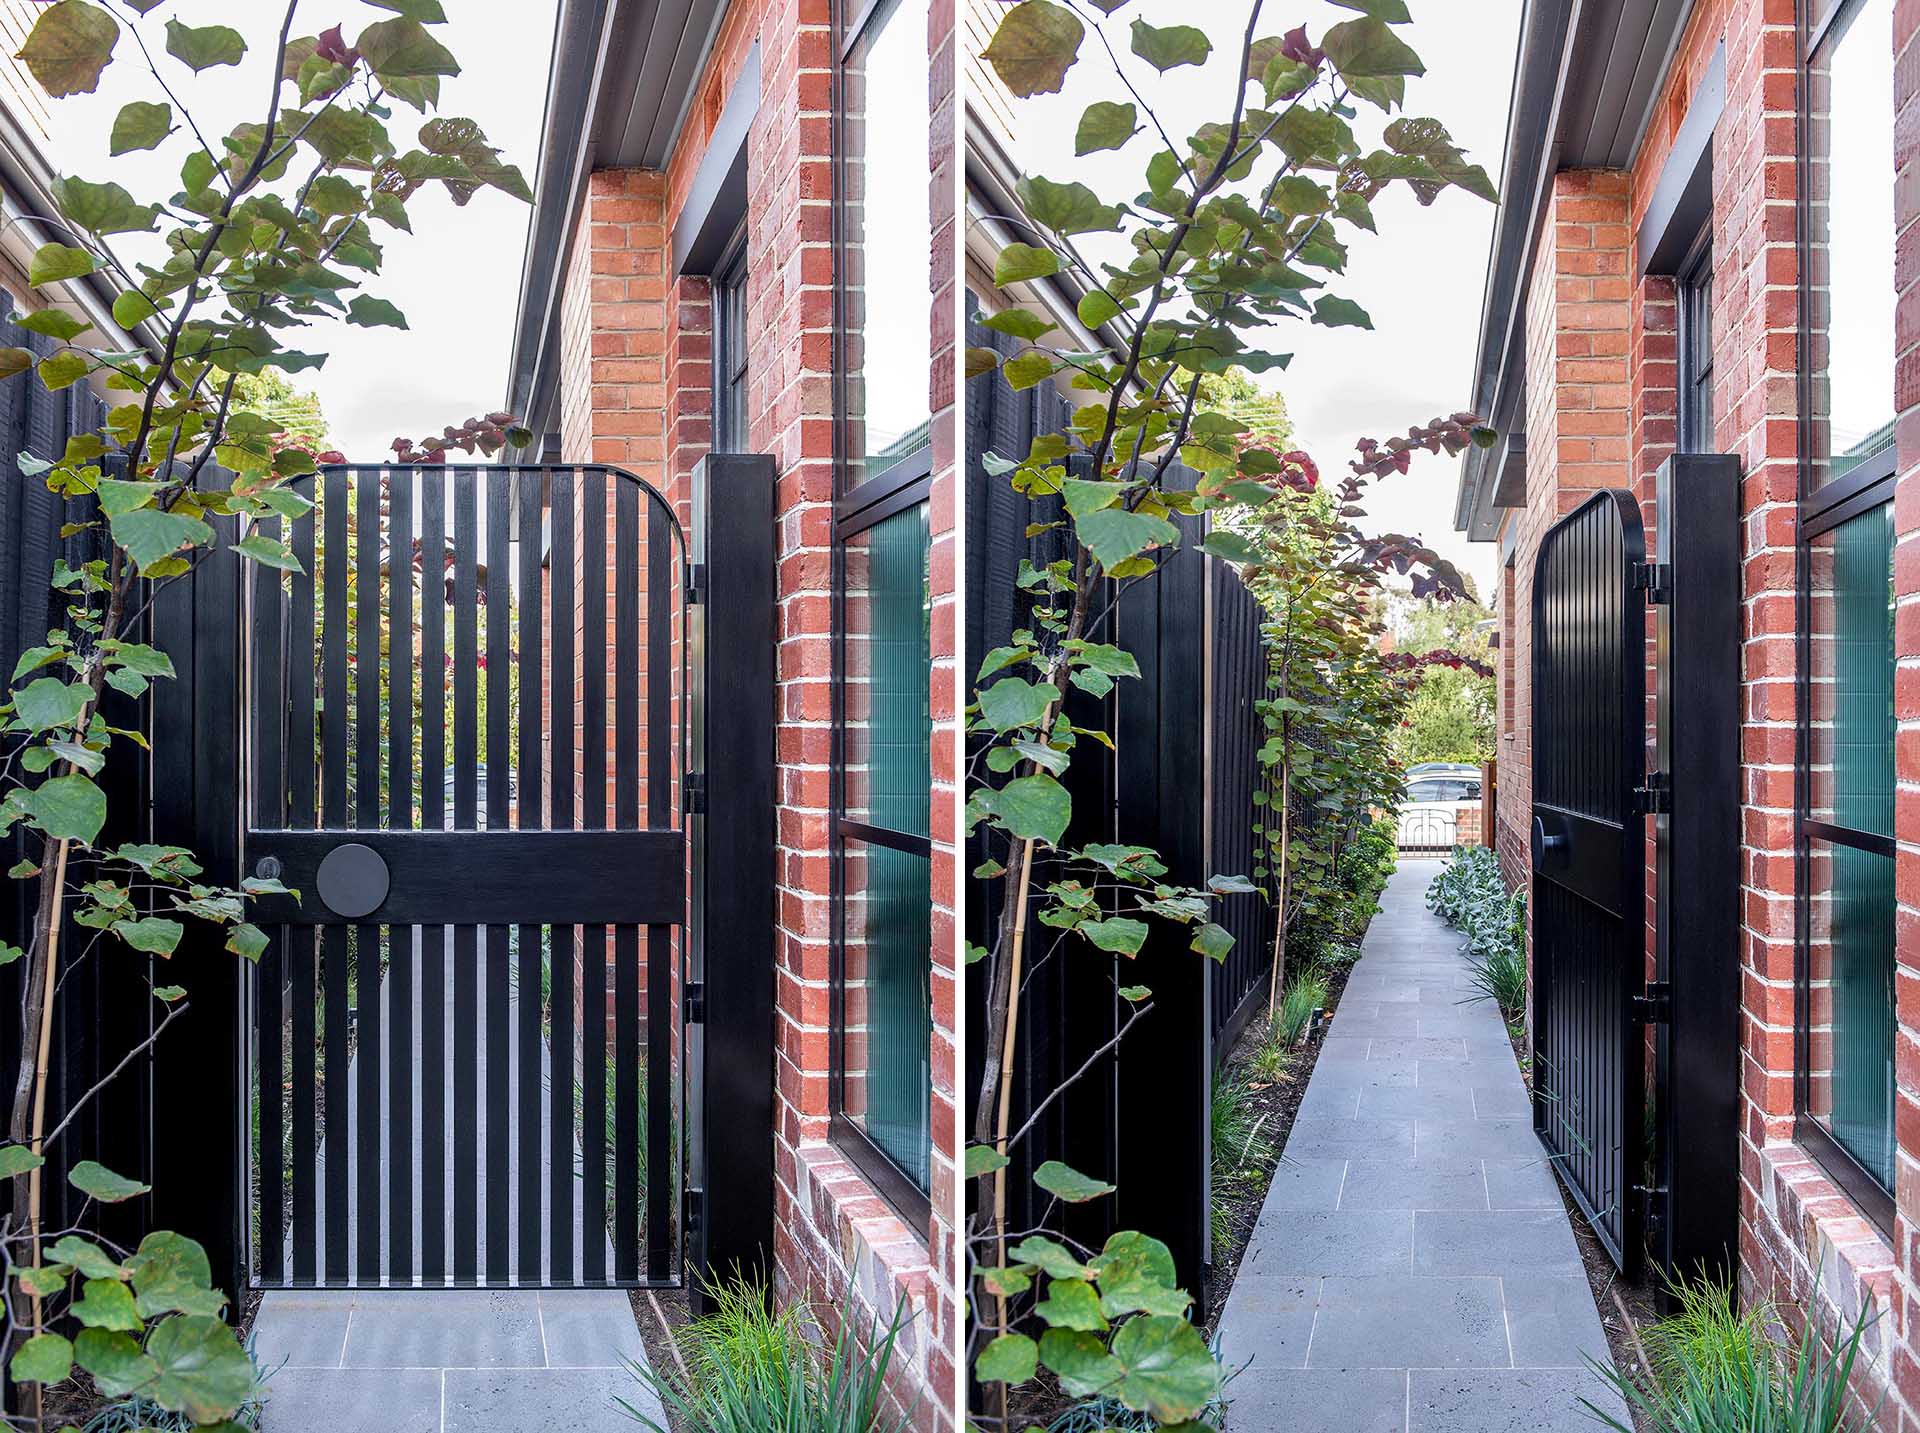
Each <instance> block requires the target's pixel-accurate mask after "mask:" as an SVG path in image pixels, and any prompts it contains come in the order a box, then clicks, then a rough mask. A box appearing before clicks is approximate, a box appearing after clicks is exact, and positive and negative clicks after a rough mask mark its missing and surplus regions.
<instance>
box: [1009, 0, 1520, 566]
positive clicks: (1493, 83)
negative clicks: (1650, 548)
mask: <svg viewBox="0 0 1920 1433" xmlns="http://www.w3.org/2000/svg"><path fill="white" fill-rule="evenodd" d="M1408 8H1409V9H1410V10H1411V11H1412V12H1413V15H1414V23H1413V24H1412V25H1409V26H1404V27H1401V33H1402V35H1403V37H1404V38H1405V39H1406V40H1407V42H1408V43H1409V44H1410V45H1412V46H1413V48H1414V49H1415V51H1417V52H1418V53H1419V55H1420V57H1421V59H1422V60H1423V61H1425V63H1426V66H1427V74H1426V77H1425V78H1423V79H1418V80H1409V81H1408V84H1407V107H1406V111H1405V112H1406V113H1409V114H1415V115H1430V116H1432V117H1433V118H1435V119H1438V120H1439V121H1440V122H1441V123H1442V124H1444V125H1446V127H1447V129H1448V131H1449V132H1450V133H1451V134H1452V135H1453V140H1454V143H1455V144H1457V145H1459V146H1460V147H1461V148H1462V149H1464V150H1465V151H1466V152H1467V156H1468V158H1469V159H1470V160H1472V161H1473V162H1475V163H1477V164H1480V165H1482V166H1483V167H1484V168H1485V169H1486V171H1487V173H1488V174H1489V175H1490V176H1492V177H1493V178H1494V180H1495V182H1496V183H1497V182H1498V180H1499V173H1500V157H1501V151H1502V149H1503V148H1504V145H1505V138H1506V123H1507V98H1508V90H1509V88H1510V82H1511V79H1512V70H1513V55H1514V44H1515V39H1516V34H1517V27H1518V24H1519V15H1520V6H1519V0H1415V3H1413V4H1411V5H1409V7H1408ZM1269 13H1271V14H1273V16H1274V19H1273V22H1272V23H1271V24H1269V23H1266V21H1265V20H1264V19H1263V21H1262V23H1261V25H1260V32H1261V33H1262V34H1277V33H1280V32H1282V31H1284V30H1287V29H1290V28H1292V27H1293V26H1294V25H1296V24H1299V23H1301V22H1303V21H1304V22H1305V24H1306V26H1307V33H1308V35H1309V37H1311V38H1315V39H1317V38H1318V37H1319V35H1320V34H1321V33H1322V32H1323V31H1324V30H1325V29H1326V28H1327V27H1328V26H1329V25H1331V24H1333V23H1336V22H1337V21H1339V20H1342V19H1351V18H1352V17H1353V15H1354V12H1353V11H1351V10H1342V9H1340V8H1338V7H1336V6H1334V5H1331V4H1327V3H1325V0H1300V3H1296V4H1292V5H1289V6H1286V7H1284V8H1276V7H1274V6H1272V5H1271V4H1269V5H1268V6H1267V7H1266V8H1265V9H1263V11H1262V14H1263V16H1264V15H1266V14H1269ZM1246 14H1247V4H1246V0H1137V3H1135V4H1131V5H1127V6H1125V7H1123V8H1122V9H1121V10H1119V11H1118V12H1117V13H1116V14H1115V15H1113V16H1112V17H1110V18H1109V19H1108V20H1107V21H1106V22H1105V24H1104V26H1103V27H1102V28H1103V29H1104V30H1105V31H1106V33H1107V36H1108V39H1109V42H1110V43H1111V44H1112V45H1113V48H1114V50H1115V51H1116V53H1117V54H1118V55H1119V57H1120V60H1121V63H1122V64H1125V65H1129V66H1130V68H1129V71H1128V73H1129V75H1130V76H1131V77H1132V78H1133V81H1134V84H1135V85H1136V86H1137V87H1138V88H1139V90H1140V91H1141V93H1142V94H1143V95H1144V96H1145V97H1146V98H1147V100H1148V102H1149V103H1150V104H1152V105H1153V106H1154V108H1155V110H1156V111H1157V112H1159V113H1160V115H1161V118H1162V120H1163V122H1164V123H1165V124H1166V127H1167V130H1168V132H1169V133H1170V134H1173V135H1175V136H1176V137H1183V136H1185V135H1187V134H1189V133H1191V132H1192V131H1193V130H1194V129H1195V128H1197V127H1198V125H1199V124H1200V123H1201V122H1203V121H1204V120H1207V119H1215V118H1223V117H1224V114H1223V102H1224V101H1223V97H1224V96H1226V95H1229V94H1231V92H1232V88H1233V82H1234V77H1235V70H1236V68H1237V65H1238V50H1237V48H1231V52H1230V47H1231V46H1232V42H1233V41H1234V40H1236V39H1237V37H1238V36H1239V35H1240V34H1241V33H1242V32H1243V30H1244V28H1245V17H1246ZM1136 15H1138V16H1140V17H1141V18H1144V19H1147V20H1149V21H1151V22H1152V23H1154V24H1158V25H1172V24H1182V23H1185V24H1195V25H1199V26H1200V27H1201V28H1203V29H1205V30H1206V31H1207V32H1208V34H1209V36H1210V37H1211V38H1213V40H1214V52H1213V56H1212V58H1211V59H1210V60H1209V62H1208V63H1207V64H1206V65H1204V66H1199V67H1192V66H1188V67H1184V68H1181V69H1176V70H1172V71H1169V72H1168V73H1167V74H1166V75H1165V76H1164V77H1162V76H1157V75H1156V74H1155V73H1154V71H1153V70H1152V69H1151V68H1150V67H1148V66H1146V65H1145V64H1144V63H1143V62H1142V61H1140V60H1138V59H1136V58H1135V57H1134V56H1133V55H1132V54H1131V52H1130V51H1129V48H1128V26H1129V25H1130V24H1131V23H1132V21H1133V19H1134V17H1135V16H1136ZM1126 98H1127V95H1126V94H1125V93H1124V91H1123V89H1122V87H1121V85H1120V83H1119V81H1118V80H1117V79H1116V78H1115V77H1114V75H1113V72H1112V69H1111V67H1110V66H1108V64H1107V62H1106V56H1105V52H1104V51H1102V50H1101V49H1100V48H1099V45H1098V42H1097V41H1096V40H1095V39H1094V38H1093V37H1092V36H1089V37H1088V38H1087V40H1086V41H1085V42H1084V43H1083V44H1082V46H1081V59H1080V62H1079V63H1078V64H1077V65H1075V66H1074V68H1073V69H1072V70H1070V71H1068V75H1067V82H1066V86H1065V89H1064V90H1063V92H1062V93H1060V94H1058V95H1045V96H1040V97H1037V98H1034V99H1030V100H1016V101H1014V103H1013V106H1012V109H1013V116H1014V126H1015V129H1016V132H1017V138H1016V141H1015V144H1016V151H1017V152H1016V154H1015V156H1014V157H1015V158H1016V160H1017V161H1018V162H1019V164H1020V167H1021V168H1022V169H1024V170H1026V171H1027V172H1028V173H1032V174H1043V175H1046V176H1048V177H1050V178H1055V179H1066V178H1078V179H1080V180H1081V181H1082V182H1084V183H1086V184H1088V185H1090V186H1091V187H1092V188H1093V189H1094V190H1095V191H1096V192H1098V193H1099V194H1100V197H1101V198H1102V199H1103V200H1106V201H1108V202H1114V201H1116V200H1123V199H1130V198H1131V197H1132V196H1133V194H1134V193H1136V192H1137V191H1138V190H1139V189H1140V188H1142V187H1143V185H1142V184H1141V182H1140V179H1139V175H1140V172H1141V168H1142V166H1144V165H1145V163H1146V159H1147V157H1148V156H1149V155H1150V154H1151V153H1152V152H1153V149H1154V148H1155V147H1156V145H1157V142H1158V141H1157V139H1154V138H1151V137H1150V135H1148V134H1142V135H1137V136H1136V137H1135V138H1134V139H1133V141H1132V142H1131V143H1130V144H1129V145H1127V146H1126V148H1124V149H1122V150H1119V151H1111V152H1103V153H1100V154H1093V155H1088V156H1086V157H1085V158H1083V159H1075V158H1074V156H1073V135H1074V129H1075V127H1076V125H1077V124H1078V122H1079V118H1080V114H1081V111H1082V110H1084V109H1085V108H1086V106H1087V105H1088V104H1089V103H1091V102H1092V101H1094V100H1096V99H1119V100H1124V99H1126ZM1359 109H1360V120H1359V121H1358V124H1357V126H1356V128H1357V132H1358V133H1359V135H1360V138H1361V142H1362V143H1363V144H1364V143H1367V142H1368V141H1369V138H1370V136H1376V135H1377V134H1378V132H1379V130H1380V128H1381V127H1382V126H1383V124H1384V123H1385V119H1386V117H1385V116H1383V115H1382V114H1381V112H1380V111H1379V110H1377V109H1375V108H1373V106H1371V105H1367V104H1362V105H1360V106H1359ZM1373 209H1374V217H1375V219H1376V221H1377V222H1378V224H1379V226H1380V233H1379V235H1378V236H1373V235H1368V234H1366V233H1364V232H1358V233H1355V234H1353V235H1352V236H1351V244H1350V254H1349V262H1348V269H1347V273H1346V275H1345V276H1344V277H1343V278H1339V279H1337V280H1336V281H1335V282H1334V283H1333V284H1332V285H1331V286H1330V287H1331V288H1332V290H1333V291H1334V292H1337V293H1340V294H1344V295H1345V296H1347V297H1349V298H1352V299H1354V300H1355V301H1356V302H1358V303H1359V304H1360V305H1361V306H1362V307H1363V308H1365V309H1366V310H1367V311H1368V313H1369V314H1370V315H1371V316H1372V318H1373V322H1374V329H1373V331H1372V332H1368V331H1366V330H1364V329H1350V328H1338V329H1334V328H1321V327H1307V326H1303V325H1298V324H1294V325H1288V326H1287V327H1286V328H1284V329H1282V330H1280V331H1279V332H1277V333H1276V334H1275V335H1273V336H1272V338H1271V339H1270V340H1269V341H1266V342H1261V343H1257V344H1256V345H1255V346H1257V347H1261V348H1267V349H1271V350H1273V351H1276V352H1282V353H1284V352H1288V351H1289V350H1290V351H1291V352H1292V353H1293V355H1294V359H1293V364H1292V366H1291V367H1290V368H1288V369H1287V370H1286V371H1285V372H1283V373H1269V374H1267V375H1265V378H1264V381H1265V383H1266V385H1267V386H1268V387H1276V388H1278V389H1279V390H1280V391H1281V392H1282V393H1284V394H1285V395H1286V399H1287V407H1288V409H1289V411H1290V412H1291V414H1292V417H1293V425H1294V435H1295V441H1296V442H1298V443H1299V444H1300V446H1301V447H1303V448H1305V449H1307V450H1308V451H1309V452H1311V453H1312V454H1313V455H1314V458H1315V460H1316V461H1317V462H1318V463H1319V464H1320V467H1321V469H1322V471H1323V472H1329V473H1335V472H1339V471H1342V465H1344V464H1345V463H1346V461H1347V460H1348V459H1349V458H1351V457H1352V456H1353V444H1354V442H1355V440H1356V439H1358V438H1360V437H1363V436H1369V435H1370V436H1373V437H1377V438H1382V439H1384V438H1386V437H1388V436H1389V435H1391V434H1394V433H1404V432H1406V430H1407V429H1408V428H1410V427H1411V426H1412V425H1413V424H1415V423H1420V422H1425V421H1426V420H1428V419H1430V418H1434V417H1437V416H1439V415H1440V414H1442V413H1450V412H1454V411H1456V410H1457V409H1459V408H1461V407H1463V406H1465V404H1466V401H1467V396H1468V391H1469V389H1470V388H1471V386H1472V382H1473V351H1474V342H1475V330H1476V327H1477V325H1478V323H1479V318H1480V293H1481V287H1482V284H1483V282H1484V279H1485V275H1486V265H1487V246H1488V243H1489V240H1490V237H1491V235H1492V231H1493V216H1494V206H1493V205H1491V204H1489V203H1487V202H1486V201H1484V200H1481V199H1476V198H1474V197H1473V196H1472V195H1469V194H1466V193H1464V192H1456V191H1452V190H1449V191H1448V192H1446V193H1445V194H1443V195H1442V196H1441V197H1440V198H1439V199H1438V200H1437V201H1436V202H1435V203H1434V204H1433V206H1432V207H1431V208H1426V209H1423V208H1421V207H1420V205H1419V204H1418V203H1416V202H1415V201H1414V199H1413V197H1412V195H1411V194H1410V193H1409V192H1408V191H1407V190H1406V189H1405V188H1404V186H1395V188H1394V190H1393V191H1392V192H1391V194H1390V195H1387V196H1382V198H1381V199H1380V200H1378V201H1376V202H1375V204H1374V206H1373ZM1342 232H1343V237H1344V236H1345V235H1346V231H1344V230H1343V231H1342ZM1098 238H1099V236H1097V235H1082V236H1080V238H1078V239H1076V241H1075V242H1076V243H1077V244H1080V245H1081V247H1082V250H1083V252H1086V253H1088V254H1089V255H1090V256H1091V255H1093V254H1095V253H1098V252H1099V244H1098V242H1097V240H1098ZM1458 477H1459V463H1458V461H1457V460H1448V459H1447V458H1445V457H1444V456H1441V457H1429V456H1427V455H1424V454H1422V455H1419V456H1417V457H1416V458H1415V460H1414V464H1413V468H1412V471H1411V472H1410V473H1408V474H1407V476H1405V477H1403V478H1401V477H1396V478H1391V479H1386V480H1383V481H1381V482H1379V483H1376V484H1375V485H1374V487H1373V488H1372V490H1371V493H1370V495H1369V497H1368V499H1367V503H1366V506H1367V509H1368V517H1367V518H1366V519H1365V520H1364V521H1363V522H1362V524H1361V525H1362V526H1363V527H1366V528H1367V529H1369V530H1371V531H1396V532H1411V533H1415V534H1417V535H1419V536H1421V537H1422V538H1424V539H1425V540H1426V542H1427V543H1428V544H1429V545H1431V546H1432V547H1434V548H1435V549H1437V550H1438V551H1439V552H1440V553H1441V554H1442V555H1443V556H1446V557H1449V558H1451V559H1452V560H1453V561H1454V562H1456V563H1458V564H1460V566H1461V567H1462V569H1463V570H1465V571H1467V572H1470V573H1471V574H1472V576H1473V578H1474V581H1475V582H1476V583H1477V584H1478V585H1479V587H1480V591H1481V593H1482V595H1483V596H1485V595H1487V593H1488V592H1489V583H1490V582H1491V580H1492V576H1493V572H1494V568H1495V566H1496V562H1497V554H1496V551H1495V548H1494V545H1493V544H1492V543H1484V542H1483V543H1469V542H1467V540H1466V537H1465V534H1462V533H1456V532H1454V530H1453V499H1454V489H1455V485H1456V482H1457V480H1458Z"/></svg>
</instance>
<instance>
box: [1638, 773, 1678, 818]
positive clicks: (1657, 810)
mask: <svg viewBox="0 0 1920 1433" xmlns="http://www.w3.org/2000/svg"><path fill="white" fill-rule="evenodd" d="M1633 804H1634V809H1635V810H1636V811H1638V812H1639V813H1640V814H1641V815H1642V816H1659V815H1663V814H1665V813H1667V812H1670V811H1672V810H1673V777H1672V775H1671V773H1669V772H1665V771H1649V772H1648V773H1647V779H1646V781H1645V783H1644V784H1642V785H1640V786H1636V787H1634V788H1633Z"/></svg>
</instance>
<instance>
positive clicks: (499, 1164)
mask: <svg viewBox="0 0 1920 1433" xmlns="http://www.w3.org/2000/svg"><path fill="white" fill-rule="evenodd" d="M474 481H475V482H478V481H479V475H478V474H475V475H474ZM486 484H487V604H486V605H487V633H486V641H487V829H488V830H489V831H499V830H502V829H504V828H505V827H506V826H507V825H508V813H509V809H510V806H511V795H512V783H513V747H512V745H511V744H510V742H509V741H508V732H509V730H510V724H511V719H512V716H513V696H512V691H511V686H510V682H511V678H512V676H513V628H512V624H511V623H510V622H509V621H508V617H509V614H510V613H511V611H512V608H513V593H512V582H513V566H512V558H511V555H510V549H509V546H508V542H509V539H510V538H511V537H512V524H513V489H512V487H511V482H510V479H509V476H508V474H507V472H506V470H505V469H502V468H493V469H490V470H488V471H487V473H486ZM508 930H509V928H508V927H506V926H502V925H494V926H488V927H487V937H486V939H487V1026H486V1028H487V1059H486V1065H487V1091H486V1101H487V1282H488V1283H489V1284H504V1283H505V1282H507V1278H508V1269H509V1259H510V1257H511V1254H512V1247H513V1226H512V1223H511V1222H510V1217H509V1216H510V1214H511V1212H512V1211H511V1207H510V1204H509V1200H510V1198H511V1196H512V1191H513V1185H512V1172H511V1166H510V1160H509V1150H510V1145H509V1136H510V1135H511V1134H512V1132H513V1105H512V1091H511V1087H510V1085H509V1076H510V1074H511V1069H510V1065H509V1061H510V1059H511V1056H512V1044H513V1027H512V1025H511V1024H510V1022H509V1021H508V1018H507V1006H508V1003H509V1002H510V1001H511V1000H512V998H513V969H512V965H511V964H510V961H511V956H510V955H509V953H508V949H507V944H508ZM535 993H536V994H537V989H536V992H535ZM520 998H521V999H522V1000H525V999H527V998H528V992H527V991H525V990H522V991H521V992H520Z"/></svg>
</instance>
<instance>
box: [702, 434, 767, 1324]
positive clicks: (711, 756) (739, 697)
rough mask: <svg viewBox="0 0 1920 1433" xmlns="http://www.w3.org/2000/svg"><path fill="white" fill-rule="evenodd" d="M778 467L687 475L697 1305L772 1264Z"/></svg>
mask: <svg viewBox="0 0 1920 1433" xmlns="http://www.w3.org/2000/svg"><path fill="white" fill-rule="evenodd" d="M773 499H774V467H773V459H772V458H771V457H769V456H767V455H765V454H730V453H715V454H711V455H709V456H708V457H706V458H705V459H703V460H702V461H701V462H700V464H699V466H697V467H696V468H695V469H694V475H693V503H694V510H693V562H694V564H695V572H694V574H693V576H694V580H695V584H696V587H697V589H698V591H697V593H696V596H697V597H699V598H700V600H699V601H698V602H697V603H696V604H695V605H693V606H692V607H690V608H689V619H688V640H689V642H690V643H691V652H690V656H691V658H692V669H693V672H694V692H693V714H692V720H693V730H692V757H691V759H690V760H691V770H690V775H693V776H698V777H700V778H701V780H699V781H697V782H690V783H689V789H690V791H692V792H694V793H698V795H697V796H696V799H695V800H694V802H693V803H691V810H690V813H689V815H688V817H687V830H688V840H689V845H690V848H691V850H692V853H693V854H692V859H693V882H692V883H693V910H692V911H691V912H690V918H691V923H690V930H691V939H690V947H691V951H690V953H691V970H690V972H689V979H690V980H692V981H694V982H696V983H698V984H699V985H700V987H701V988H702V990H703V992H704V1002H703V1003H704V1006H705V1022H704V1024H703V1025H702V1026H700V1027H699V1029H698V1034H697V1035H694V1034H690V1036H689V1042H688V1047H687V1048H688V1050H689V1059H690V1063H691V1066H692V1070H693V1072H694V1084H693V1095H692V1098H693V1100H694V1102H695V1103H694V1105H693V1115H692V1118H691V1119H690V1120H689V1126H690V1128H691V1129H692V1130H693V1131H694V1139H693V1147H692V1149H691V1150H690V1151H689V1175H688V1185H689V1190H688V1193H689V1199H688V1205H689V1214H690V1216H691V1228H690V1233H691V1238H690V1239H689V1241H688V1250H687V1262H688V1271H689V1278H688V1283H689V1285H690V1286H691V1292H692V1297H693V1304H694V1309H695V1311H696V1312H705V1310H706V1303H707V1300H706V1299H705V1296H704V1290H703V1289H702V1286H701V1285H702V1280H703V1279H712V1278H726V1277H729V1276H731V1275H732V1274H734V1273H735V1272H736V1271H738V1272H740V1273H745V1274H753V1273H756V1272H757V1273H759V1274H761V1275H763V1276H766V1277H769V1278H770V1277H771V1275H772V1272H773V1257H772V1249H773V1127H774V1054H773V1050H774V1021H773V986H774V894H773V893H774V878H775V858H774V806H775V782H774V646H775V631H776V627H775V612H774V501H773Z"/></svg>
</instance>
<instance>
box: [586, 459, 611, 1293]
mask: <svg viewBox="0 0 1920 1433" xmlns="http://www.w3.org/2000/svg"><path fill="white" fill-rule="evenodd" d="M582 487H583V489H584V491H583V493H582V501H581V511H580V586H581V612H580V780H581V785H582V792H583V799H582V803H581V812H580V815H581V821H580V824H581V825H582V826H584V827H586V828H588V829H590V830H597V829H600V828H602V827H604V826H605V825H606V824H607V637H608V632H607V476H606V473H605V471H604V470H603V469H599V468H593V469H589V470H588V472H587V474H586V481H585V483H584V484H583V485H582ZM582 937H583V938H582V941H581V953H580V954H581V971H580V1008H581V1017H580V1225H581V1235H580V1240H581V1248H580V1262H581V1276H582V1278H583V1279H584V1280H585V1281H586V1282H588V1283H598V1282H601V1281H604V1280H605V1279H606V1277H607V1256H606V1248H607V1147H606V1141H607V928H606V927H605V926H587V927H586V928H585V929H584V931H583V932H582Z"/></svg>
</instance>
